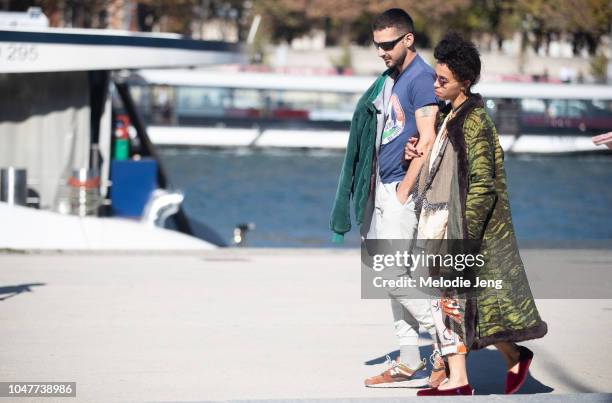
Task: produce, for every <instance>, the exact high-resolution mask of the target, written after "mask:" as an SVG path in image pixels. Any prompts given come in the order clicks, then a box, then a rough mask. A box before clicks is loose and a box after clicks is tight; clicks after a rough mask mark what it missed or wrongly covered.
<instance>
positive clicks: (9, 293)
mask: <svg viewBox="0 0 612 403" xmlns="http://www.w3.org/2000/svg"><path fill="white" fill-rule="evenodd" d="M43 285H46V284H45V283H29V284H20V285H9V286H5V287H0V301H4V300H5V299H9V298H12V297H15V296H17V295H19V294H23V293H24V292H34V291H33V290H32V287H40V286H43Z"/></svg>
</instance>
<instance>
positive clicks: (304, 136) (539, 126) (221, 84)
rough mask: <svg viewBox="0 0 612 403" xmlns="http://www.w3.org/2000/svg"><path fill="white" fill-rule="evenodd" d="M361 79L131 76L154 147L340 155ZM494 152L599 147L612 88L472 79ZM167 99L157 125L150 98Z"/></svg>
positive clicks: (611, 125) (609, 126)
mask: <svg viewBox="0 0 612 403" xmlns="http://www.w3.org/2000/svg"><path fill="white" fill-rule="evenodd" d="M374 79H375V77H364V76H333V75H328V76H315V75H309V76H296V75H286V74H274V73H257V72H231V71H230V72H228V71H226V72H223V71H209V70H184V69H182V70H171V71H170V70H156V69H145V70H141V71H139V72H138V73H137V74H136V75H134V76H132V78H131V80H132V82H134V84H135V85H136V86H138V87H139V88H140V92H141V95H142V96H141V97H140V100H139V101H138V104H139V106H140V108H141V109H142V110H143V112H144V114H145V115H146V116H147V120H148V121H149V124H150V126H149V131H150V134H151V139H152V141H153V142H154V143H155V144H159V145H176V146H194V145H197V146H209V147H235V146H243V147H288V148H335V149H343V148H344V147H345V146H346V143H347V139H348V127H349V125H350V119H351V116H352V112H353V109H354V107H355V104H356V102H357V100H358V99H359V96H360V94H361V93H363V92H364V91H365V90H366V89H367V88H368V87H369V86H370V85H371V83H372V82H373V81H374ZM475 91H476V92H479V93H481V94H482V95H483V97H484V98H485V102H486V107H487V110H488V112H489V113H490V114H491V115H492V116H493V118H494V119H495V120H496V123H497V128H498V131H499V132H500V139H501V143H502V146H503V147H504V149H505V150H506V151H508V152H516V153H544V154H546V153H573V152H592V151H595V152H596V151H603V150H607V148H606V147H603V146H599V145H595V144H593V142H592V141H591V136H593V135H597V134H601V133H604V132H607V131H610V130H612V87H611V86H606V85H568V84H545V83H490V82H484V83H480V84H478V85H477V86H476V87H475ZM155 94H163V95H164V98H165V99H167V100H170V106H171V114H170V116H167V119H160V118H159V114H156V110H155V108H156V105H155V97H154V96H151V95H155Z"/></svg>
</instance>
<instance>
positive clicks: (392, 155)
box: [378, 55, 437, 183]
mask: <svg viewBox="0 0 612 403" xmlns="http://www.w3.org/2000/svg"><path fill="white" fill-rule="evenodd" d="M434 74H435V73H434V70H433V69H432V68H431V67H430V66H429V65H428V64H427V63H425V61H424V60H423V59H422V58H421V56H419V55H417V56H416V57H415V58H414V60H413V61H412V62H411V63H410V65H408V67H407V68H406V70H404V71H403V72H402V74H400V76H399V77H398V78H397V79H396V81H395V84H394V85H393V91H392V95H391V99H390V100H389V104H388V106H387V111H386V112H385V116H386V122H385V127H384V129H383V133H382V140H381V143H380V151H379V154H378V167H379V172H380V179H381V180H382V182H383V183H391V182H396V181H401V180H402V179H403V178H404V176H405V175H406V168H404V165H405V164H402V162H403V161H404V146H405V145H406V142H407V141H408V139H409V138H410V137H412V136H414V135H416V134H417V127H416V120H415V118H414V111H416V110H417V109H419V108H422V107H423V106H426V105H432V104H436V103H437V100H436V96H435V94H434ZM406 166H407V165H406Z"/></svg>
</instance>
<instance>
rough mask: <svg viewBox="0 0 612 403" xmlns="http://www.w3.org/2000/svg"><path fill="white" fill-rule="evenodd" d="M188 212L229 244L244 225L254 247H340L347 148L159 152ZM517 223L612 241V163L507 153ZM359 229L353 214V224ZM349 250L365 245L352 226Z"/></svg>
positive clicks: (537, 237) (528, 230) (539, 231)
mask: <svg viewBox="0 0 612 403" xmlns="http://www.w3.org/2000/svg"><path fill="white" fill-rule="evenodd" d="M160 155H161V159H162V162H163V164H164V166H165V168H166V170H167V171H168V174H169V177H170V180H171V182H172V184H173V185H174V187H175V188H178V189H181V190H182V191H183V192H184V193H185V202H184V207H185V210H186V212H187V214H188V215H190V216H193V217H196V218H197V219H198V220H200V221H202V222H204V223H206V224H208V225H209V226H211V227H212V228H214V229H215V230H216V231H217V232H219V234H220V235H221V236H222V237H223V238H224V239H226V240H227V241H228V242H230V240H231V235H232V231H233V228H234V227H235V225H236V224H239V223H249V222H252V223H255V225H256V229H255V230H254V231H252V232H250V233H249V234H248V236H247V243H248V245H249V246H259V247H334V246H335V245H332V244H331V243H330V241H329V240H330V235H331V233H330V231H329V229H328V222H329V214H330V209H331V206H332V203H333V199H334V195H335V192H336V185H337V181H338V174H339V172H340V166H341V164H342V158H343V153H342V152H340V151H325V150H317V151H302V150H300V151H293V150H273V149H270V150H250V149H237V150H213V149H205V148H162V149H161V150H160ZM506 173H507V176H508V188H509V193H510V201H511V208H512V213H513V219H514V225H515V229H516V233H517V237H518V238H519V240H529V241H532V240H533V241H548V242H550V241H553V243H554V241H574V240H581V241H584V240H602V239H606V240H609V239H612V214H611V213H612V158H611V157H610V156H608V155H602V156H526V155H520V156H517V155H509V156H507V157H506ZM353 225H354V218H353ZM343 246H344V247H358V246H359V237H358V230H357V228H356V227H355V226H354V227H353V229H352V230H351V232H350V233H349V234H347V236H346V238H345V243H344V245H343Z"/></svg>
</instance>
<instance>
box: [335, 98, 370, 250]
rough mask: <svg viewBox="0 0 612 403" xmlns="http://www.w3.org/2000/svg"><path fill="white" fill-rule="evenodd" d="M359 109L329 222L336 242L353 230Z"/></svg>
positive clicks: (359, 127)
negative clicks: (352, 199)
mask: <svg viewBox="0 0 612 403" xmlns="http://www.w3.org/2000/svg"><path fill="white" fill-rule="evenodd" d="M359 109H360V108H359V106H358V107H357V110H356V111H355V114H354V116H353V120H352V121H351V129H350V134H349V139H348V144H347V145H346V152H345V154H344V160H343V161H342V169H341V171H340V177H339V179H338V188H337V190H336V197H335V199H334V205H333V207H332V212H331V218H330V222H329V228H330V229H331V230H332V232H333V235H332V240H333V241H334V242H342V239H343V236H344V234H345V233H347V232H349V231H350V230H351V214H350V204H351V203H350V198H351V194H352V192H353V183H354V181H355V166H356V165H357V159H358V156H359V143H360V136H361V132H362V130H363V127H362V126H363V120H364V119H363V115H362V114H361V113H359V112H360V111H359Z"/></svg>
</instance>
